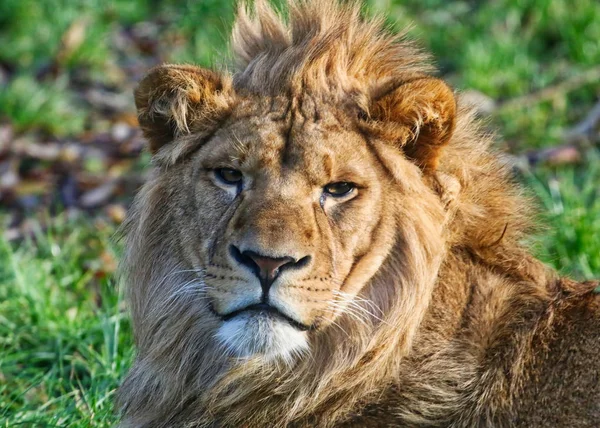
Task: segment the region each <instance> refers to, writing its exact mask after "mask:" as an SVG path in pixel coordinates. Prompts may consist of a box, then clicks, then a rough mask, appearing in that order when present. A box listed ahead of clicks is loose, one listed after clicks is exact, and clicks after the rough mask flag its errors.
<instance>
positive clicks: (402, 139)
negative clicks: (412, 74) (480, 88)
mask: <svg viewBox="0 0 600 428" xmlns="http://www.w3.org/2000/svg"><path fill="white" fill-rule="evenodd" d="M369 114H370V116H371V119H374V120H375V121H377V122H379V123H380V124H381V126H380V129H381V130H382V131H384V133H385V134H387V138H392V139H393V140H395V143H396V144H399V145H400V146H401V147H402V150H403V151H404V153H405V155H406V156H407V157H408V158H410V159H412V160H413V161H414V162H415V163H417V165H419V166H420V167H421V168H422V169H423V170H424V171H434V170H435V169H436V168H437V166H438V161H439V157H440V153H441V149H442V148H443V147H444V146H445V145H446V144H448V142H449V141H450V137H451V136H452V132H453V131H454V123H455V116H456V100H455V98H454V94H453V92H452V90H451V89H450V88H449V87H448V85H446V83H444V82H443V81H442V80H440V79H435V78H431V77H425V78H420V79H415V80H413V81H410V82H404V83H401V84H399V85H396V86H395V87H394V88H393V89H392V90H388V91H385V92H384V94H383V95H381V96H378V97H376V98H375V101H374V102H373V103H372V105H371V107H370V109H369Z"/></svg>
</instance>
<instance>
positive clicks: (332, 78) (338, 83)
mask: <svg viewBox="0 0 600 428" xmlns="http://www.w3.org/2000/svg"><path fill="white" fill-rule="evenodd" d="M287 11H288V18H287V20H286V19H284V18H283V17H282V16H281V15H279V14H278V13H277V12H276V11H275V10H274V9H273V8H272V7H271V6H269V5H268V4H267V3H266V2H265V1H262V0H260V1H257V2H256V3H255V7H254V12H251V11H250V10H249V8H248V6H247V5H246V4H244V3H242V5H241V6H240V7H239V9H238V14H237V18H236V21H235V24H234V27H233V36H232V43H231V47H232V51H233V53H234V58H235V63H236V67H237V69H236V73H235V75H234V83H235V85H236V88H238V89H242V88H243V89H245V90H248V91H251V92H253V93H257V94H262V95H274V94H291V95H294V94H296V93H307V92H308V93H311V94H315V95H320V96H323V97H331V96H336V97H337V99H338V100H341V99H342V97H348V96H350V97H355V96H357V95H360V94H362V95H365V96H368V97H372V96H374V95H375V94H377V93H378V92H380V91H382V90H384V88H386V87H387V86H389V85H390V83H391V82H392V81H393V82H396V83H397V82H400V81H402V80H408V79H410V78H412V77H415V76H418V75H422V74H423V73H427V72H430V71H432V67H430V66H429V64H428V56H427V55H425V54H424V53H423V52H422V51H421V50H419V49H418V48H417V47H416V46H415V44H413V43H412V42H410V41H409V40H407V39H406V38H405V37H404V35H402V34H393V33H391V32H389V31H386V29H385V26H384V22H383V19H381V18H375V19H369V20H365V19H363V18H362V16H361V7H360V3H359V2H357V1H351V2H348V3H346V4H344V5H343V6H340V4H339V3H338V2H337V1H332V0H325V1H315V0H303V1H289V2H288V6H287ZM375 97H376V96H375Z"/></svg>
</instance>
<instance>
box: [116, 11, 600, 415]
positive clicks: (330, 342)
mask: <svg viewBox="0 0 600 428" xmlns="http://www.w3.org/2000/svg"><path fill="white" fill-rule="evenodd" d="M288 10H289V12H288V18H287V21H286V20H284V19H282V18H280V17H279V16H278V15H277V14H276V13H275V12H274V11H273V9H271V8H270V7H269V6H268V5H266V4H265V3H264V2H257V3H256V6H255V10H254V12H249V11H248V9H247V8H246V7H245V6H244V5H242V6H241V7H240V11H239V13H238V18H237V21H236V24H235V27H234V31H233V39H232V48H233V52H234V54H235V60H236V67H237V68H236V70H235V72H234V73H233V75H229V74H227V73H226V72H222V73H220V72H216V71H209V70H204V69H200V68H198V67H193V66H176V65H165V66H161V67H158V68H156V69H154V70H153V71H151V72H150V74H149V75H148V76H147V77H146V78H145V79H144V80H143V81H142V82H141V83H140V86H139V87H138V89H137V90H136V104H137V106H138V112H139V119H140V125H141V127H142V129H143V131H144V133H145V135H146V137H147V138H148V140H149V146H150V150H151V151H152V153H153V162H154V165H155V166H154V171H153V175H152V177H151V178H150V179H149V181H148V183H146V184H145V186H144V187H143V188H142V189H141V191H140V192H139V194H138V195H137V197H136V201H135V203H134V206H133V207H132V210H131V213H130V216H129V219H128V221H127V225H126V234H127V238H126V254H125V257H124V261H123V265H122V273H123V280H124V281H125V283H126V284H127V287H128V294H129V302H130V306H131V312H132V318H133V325H134V333H135V339H136V345H137V351H138V354H137V358H136V362H135V364H134V366H133V368H132V369H131V371H130V373H129V375H128V377H127V378H126V379H125V381H124V383H123V385H122V386H121V388H120V391H119V403H120V407H121V410H122V413H123V425H124V426H133V427H171V426H190V427H191V426H193V427H196V426H198V427H215V426H247V427H266V426H276V427H285V426H299V427H302V426H307V427H308V426H311V427H312V426H319V427H333V426H356V427H364V426H374V427H383V426H390V427H391V426H411V427H412V426H456V427H462V426H465V427H472V426H478V427H479V426H481V427H484V426H490V427H492V426H493V427H498V426H596V425H597V423H598V421H599V418H600V387H599V386H598V380H599V379H598V376H599V375H598V364H599V363H600V336H599V333H600V307H599V305H600V304H599V303H598V300H599V299H598V297H596V295H595V294H594V286H595V285H594V284H592V283H577V282H574V281H570V280H567V279H561V278H559V277H558V276H557V275H556V274H555V273H554V272H553V271H551V270H550V269H548V268H546V267H545V266H544V265H543V264H542V263H541V262H539V261H538V260H536V259H535V258H534V257H532V256H531V255H530V254H529V252H528V250H527V248H526V247H524V246H523V245H522V241H523V238H525V237H526V236H527V235H528V234H529V233H530V232H531V225H532V223H531V221H530V217H531V204H530V202H529V201H528V199H527V198H526V197H525V196H524V195H523V194H522V192H521V190H520V189H519V188H518V186H517V185H516V184H515V183H513V181H512V179H511V177H510V171H509V167H508V166H507V165H506V164H505V163H504V162H503V161H502V157H501V156H500V155H498V154H497V153H495V152H494V151H493V150H492V149H491V148H490V144H491V140H492V138H491V136H489V135H487V134H485V133H484V132H482V131H481V130H480V128H479V126H478V124H477V122H476V121H475V120H474V118H473V114H472V112H471V111H470V110H469V109H467V108H465V107H462V106H461V103H460V100H459V101H458V104H457V103H456V101H455V98H454V95H453V93H452V91H451V90H450V89H449V88H448V87H447V86H446V85H445V84H444V83H443V82H441V81H440V80H438V79H435V78H433V77H430V76H429V73H431V72H432V71H433V69H432V68H431V67H430V66H429V65H428V58H427V56H426V55H424V54H423V53H422V52H421V51H419V50H418V49H417V48H415V46H413V44H412V43H410V42H408V41H406V40H404V38H403V37H402V36H397V35H391V34H389V33H388V32H386V31H385V30H384V28H383V25H382V22H381V20H378V19H370V20H369V19H365V18H363V17H362V16H361V14H360V7H359V5H357V4H355V3H348V4H344V5H340V4H338V2H336V1H334V0H327V1H317V0H304V1H302V0H298V1H291V2H290V3H289V5H288ZM224 163H226V165H227V166H230V167H232V168H236V169H240V170H243V171H244V172H245V173H246V172H247V174H248V176H252V177H253V180H254V181H252V183H253V184H252V185H253V186H254V187H253V188H252V189H251V190H252V191H251V192H249V193H248V194H247V195H246V194H245V193H244V194H242V195H241V196H240V195H238V196H235V198H234V197H233V196H231V195H230V193H231V191H230V190H227V189H219V188H218V186H219V185H215V184H214V182H213V181H211V179H210V177H209V175H208V174H209V172H207V171H209V170H211V168H219V167H223V166H224ZM345 166H352V167H354V169H353V170H351V171H349V172H348V171H346V172H344V174H346V175H345V176H343V177H339V176H335V174H336V173H339V171H343V170H344V167H345ZM359 170H360V171H359ZM336 171H337V172H336ZM348 174H356V175H357V177H359V179H360V180H362V182H361V184H362V185H363V187H362V188H360V189H359V190H358V192H359V193H358V196H357V197H356V198H354V199H353V200H350V201H348V202H340V203H337V202H332V201H329V202H323V203H322V204H321V206H319V202H318V200H314V201H313V200H311V199H310V198H313V196H314V194H315V193H314V190H313V189H312V188H311V187H310V186H315V189H317V188H319V186H323V185H325V184H327V182H328V180H333V181H336V180H337V181H341V180H342V179H343V180H348V181H352V177H347V175H348ZM357 180H358V179H357ZM227 192H229V193H227ZM344 204H345V205H344ZM234 241H235V242H236V243H239V242H242V243H244V244H248V243H250V244H251V245H254V246H256V247H259V248H262V249H268V250H269V251H272V252H273V254H274V256H280V255H284V254H299V255H303V254H311V255H312V258H311V264H310V265H309V267H308V268H307V271H301V272H299V273H290V274H287V276H285V277H284V278H282V280H281V281H280V283H279V284H278V285H277V286H276V287H274V291H273V292H274V293H277V296H278V298H279V299H281V301H282V302H285V304H286V305H288V306H289V307H290V308H292V309H293V311H294V314H295V316H296V317H297V318H298V320H299V321H300V322H302V323H305V324H307V325H311V326H312V327H313V329H312V330H310V331H308V332H307V337H308V339H307V340H308V343H309V345H310V350H309V351H308V352H304V353H300V354H299V355H294V356H292V357H290V358H286V359H281V360H278V359H274V360H272V359H269V360H267V359H265V358H262V357H261V356H260V355H257V356H256V357H252V358H244V359H240V358H236V357H235V356H232V355H229V354H228V352H227V351H226V350H225V349H224V348H223V346H221V345H220V344H219V343H218V341H217V340H216V339H215V332H216V331H217V330H218V328H219V326H220V325H221V323H222V321H221V320H220V319H219V318H218V317H217V316H215V313H214V311H216V312H219V311H220V310H223V308H229V307H231V305H233V302H235V300H236V299H239V298H241V297H240V296H245V295H251V294H252V293H256V284H255V282H253V279H252V275H251V274H248V273H247V272H246V271H244V270H243V269H240V268H239V267H238V266H236V265H235V263H234V262H232V260H231V258H230V257H229V256H228V255H227V254H228V253H227V247H228V245H229V244H230V243H231V242H234ZM250 244H248V245H250ZM236 245H237V244H236ZM210 305H212V307H213V309H214V310H213V311H211V310H209V306H210Z"/></svg>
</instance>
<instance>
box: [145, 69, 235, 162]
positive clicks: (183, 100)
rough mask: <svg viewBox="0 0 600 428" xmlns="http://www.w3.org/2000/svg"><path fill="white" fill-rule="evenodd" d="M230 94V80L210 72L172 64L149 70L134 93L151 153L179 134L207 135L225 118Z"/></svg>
mask: <svg viewBox="0 0 600 428" xmlns="http://www.w3.org/2000/svg"><path fill="white" fill-rule="evenodd" d="M232 92H233V91H232V89H231V82H230V79H229V78H228V77H226V76H221V75H220V74H218V73H216V72H214V71H212V70H207V69H203V68H200V67H196V66H191V65H174V64H165V65H160V66H158V67H155V68H153V69H152V70H150V72H149V73H148V75H146V77H144V78H143V79H142V81H141V82H140V83H139V85H138V86H137V88H136V89H135V92H134V94H135V105H136V107H137V110H138V121H139V123H140V127H141V128H142V131H143V133H144V136H145V137H146V138H147V139H148V142H149V145H150V151H151V152H152V154H155V153H156V152H157V151H158V150H160V149H161V148H162V147H163V146H164V145H166V144H167V143H169V142H171V141H173V140H174V139H176V138H178V137H180V136H182V135H186V134H190V133H200V134H202V133H204V134H209V133H210V132H211V130H212V129H214V128H215V125H216V124H217V123H218V122H219V121H220V120H222V119H223V117H224V116H226V115H227V113H228V111H229V109H230V106H231V104H232ZM199 137H200V138H201V137H202V136H201V135H200V136H199Z"/></svg>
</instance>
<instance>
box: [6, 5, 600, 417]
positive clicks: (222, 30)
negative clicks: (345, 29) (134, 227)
mask: <svg viewBox="0 0 600 428" xmlns="http://www.w3.org/2000/svg"><path fill="white" fill-rule="evenodd" d="M234 9H235V6H234V2H232V1H229V0H195V1H194V0H162V1H161V0H112V1H104V0H102V1H101V0H77V1H76V0H2V1H0V46H1V48H0V231H1V235H0V426H15V425H24V426H70V427H71V426H111V425H113V424H114V422H115V416H114V414H113V410H112V400H113V397H114V391H115V388H116V387H117V385H118V383H119V380H120V379H121V377H122V376H123V373H124V372H125V371H126V369H127V367H128V366H129V364H130V361H131V358H132V355H133V350H132V340H131V332H130V330H129V324H128V322H127V315H126V311H125V308H124V305H123V302H122V296H121V292H120V291H119V290H118V288H117V287H116V285H115V279H114V272H115V269H116V266H117V260H118V255H119V251H120V244H119V243H118V241H117V240H116V239H114V236H115V232H116V230H117V229H118V226H119V224H120V223H121V222H122V221H123V218H124V216H125V214H126V210H127V207H128V204H129V203H130V201H131V198H132V195H134V193H135V191H136V189H137V188H138V187H139V186H140V184H141V183H142V182H143V181H144V176H145V174H146V173H147V170H148V165H149V156H148V155H147V153H145V152H144V150H143V147H144V142H143V140H142V138H141V135H140V133H139V131H138V129H137V122H136V116H135V110H134V105H133V96H132V90H133V87H134V86H135V83H136V81H138V80H139V79H140V78H141V77H142V76H143V74H144V73H145V72H146V71H147V70H148V69H149V68H150V67H152V66H153V65H156V64H159V63H161V62H187V63H194V64H200V65H205V66H208V65H210V64H212V63H219V64H222V63H225V64H226V63H227V38H228V33H229V29H230V26H231V22H232V17H233V12H234ZM366 9H367V10H368V12H369V13H382V14H384V15H385V16H386V17H387V20H388V22H389V25H390V27H391V28H392V29H396V30H399V29H404V28H406V27H407V26H411V28H412V29H411V31H410V32H409V35H410V37H411V38H413V39H416V40H418V41H419V43H420V44H421V45H422V46H423V47H425V48H426V49H429V50H430V51H432V52H433V54H434V57H435V59H436V62H437V64H438V66H439V69H440V74H441V75H442V76H443V78H445V79H446V80H447V81H449V82H450V83H451V85H453V86H454V87H455V88H456V89H457V90H459V91H460V92H461V93H462V96H463V98H464V99H465V101H466V102H469V103H472V104H473V105H475V106H477V109H478V111H479V113H480V115H481V116H482V117H483V118H485V121H486V124H487V126H488V127H489V129H490V132H494V131H497V132H498V137H497V143H496V145H497V147H498V149H501V150H503V151H506V152H508V153H509V155H510V158H511V160H512V161H513V163H514V167H515V172H516V176H517V179H518V180H520V181H521V182H522V183H523V184H524V185H525V187H526V189H527V191H528V192H529V193H530V194H531V195H532V197H533V198H535V200H536V201H537V203H538V206H539V207H540V214H539V223H540V224H541V225H542V229H541V231H540V233H539V235H538V236H536V237H535V238H534V239H532V242H531V245H532V247H533V249H534V251H535V253H536V254H537V255H539V256H540V257H541V258H542V259H543V260H544V261H546V262H547V263H548V264H550V265H553V266H555V267H556V268H558V269H560V270H561V272H563V273H565V274H569V275H572V276H574V277H576V278H578V279H584V278H594V277H596V278H598V277H600V238H599V237H600V163H599V162H598V159H599V146H600V103H599V100H600V42H599V41H600V2H598V0H552V1H549V0H490V1H484V0H464V1H448V0H405V1H401V0H393V1H392V0H372V1H369V2H368V3H367V4H366Z"/></svg>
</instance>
